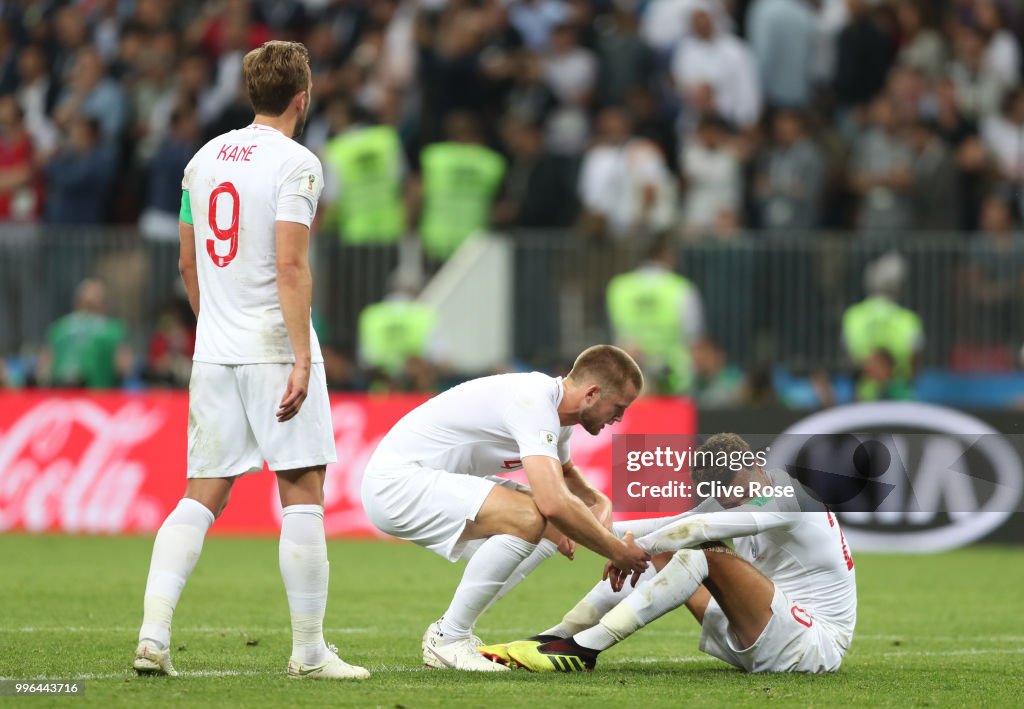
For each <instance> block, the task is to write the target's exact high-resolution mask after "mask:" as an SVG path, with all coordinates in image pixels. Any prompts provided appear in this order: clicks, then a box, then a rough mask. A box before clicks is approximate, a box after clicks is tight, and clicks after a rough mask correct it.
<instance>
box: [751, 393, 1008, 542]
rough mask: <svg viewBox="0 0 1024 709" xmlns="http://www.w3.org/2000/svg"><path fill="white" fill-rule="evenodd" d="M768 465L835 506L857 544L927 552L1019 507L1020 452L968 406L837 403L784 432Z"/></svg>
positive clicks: (990, 526) (976, 534) (983, 530)
mask: <svg viewBox="0 0 1024 709" xmlns="http://www.w3.org/2000/svg"><path fill="white" fill-rule="evenodd" d="M768 466H769V467H774V468H783V469H785V470H787V471H788V472H789V473H790V474H791V475H792V476H793V477H795V478H796V479H798V480H799V481H800V482H801V483H803V485H804V486H805V488H807V489H808V491H809V492H810V493H811V494H812V495H814V496H815V497H816V498H818V499H819V500H821V501H823V502H825V503H826V504H828V505H830V506H831V507H833V508H834V509H835V510H836V511H837V513H838V515H839V516H840V518H841V519H842V521H843V528H844V530H845V531H846V536H847V538H848V540H849V542H850V546H851V547H852V548H853V549H854V550H855V551H909V552H930V551H942V550H946V549H954V548H956V547H960V546H963V545H965V544H969V543H971V542H973V541H976V540H978V539H981V538H983V537H985V536H986V535H988V534H989V533H990V532H992V531H994V530H995V529H997V528H998V527H1000V526H1001V525H1002V524H1003V523H1004V522H1006V520H1007V519H1008V518H1009V517H1010V515H1011V514H1012V513H1013V512H1014V511H1016V510H1018V509H1019V505H1020V502H1021V491H1022V488H1024V467H1022V462H1021V455H1020V453H1019V452H1018V450H1017V449H1015V447H1014V446H1013V445H1012V444H1011V441H1010V440H1009V439H1008V438H1007V437H1006V436H1004V435H1002V434H1000V433H999V432H998V431H996V430H995V429H994V428H992V427H991V426H990V425H988V424H987V423H985V422H984V421H980V420H978V419H977V418H974V417H973V416H969V415H967V414H965V413H963V412H960V411H956V410H954V409H949V408H946V407H943V406H936V405H933V404H923V403H916V402H878V403H864V404H852V405H849V406H840V407H837V408H833V409H828V410H826V411H822V412H819V413H816V414H813V415H811V416H809V417H807V418H805V419H802V420H801V421H798V422H797V423H795V424H793V425H792V426H791V427H790V428H788V429H787V430H786V431H784V432H783V433H782V434H781V435H779V436H778V437H777V438H776V439H775V440H774V441H773V442H772V445H771V449H770V452H769V458H768Z"/></svg>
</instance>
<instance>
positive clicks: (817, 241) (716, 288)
mask: <svg viewBox="0 0 1024 709" xmlns="http://www.w3.org/2000/svg"><path fill="white" fill-rule="evenodd" d="M510 238H511V239H512V241H513V244H514V253H515V279H514V281H515V284H516V285H515V288H516V292H515V309H516V313H515V318H514V323H515V333H514V343H515V352H514V354H515V355H516V356H517V357H518V358H520V359H523V360H525V361H528V362H531V363H535V364H544V363H546V362H550V361H552V360H554V359H558V360H564V359H565V358H566V357H569V356H571V355H572V354H574V353H576V352H578V351H579V350H580V349H581V348H582V347H585V346H587V345H589V344H592V343H594V342H601V341H608V339H609V332H608V326H607V319H606V315H605V304H604V303H605V286H606V285H607V281H608V279H609V278H610V277H611V276H613V275H615V274H617V273H621V272H624V271H627V270H629V269H631V268H633V267H635V266H636V265H637V264H639V263H640V262H642V261H643V257H644V252H645V245H644V244H642V243H626V244H619V243H615V244H610V243H585V242H583V241H582V240H581V239H580V238H578V237H577V236H576V235H575V234H574V233H572V232H569V231H565V230H563V231H550V232H526V233H515V234H512V235H511V236H510ZM891 250H895V251H898V252H899V253H900V254H901V255H902V256H903V258H904V262H905V265H906V282H905V286H904V289H903V297H902V302H903V304H905V305H906V306H907V307H909V308H911V309H913V310H915V311H916V312H917V313H918V314H919V315H920V316H921V318H922V321H923V324H924V330H925V337H926V346H925V348H924V351H923V353H922V364H924V365H927V366H947V365H948V364H949V363H950V362H951V360H953V359H955V358H956V357H957V356H959V355H958V353H959V352H960V351H961V350H963V349H964V348H967V349H971V348H973V349H974V350H985V349H986V348H994V349H996V350H1000V351H1003V352H1014V351H1016V349H1018V348H1019V347H1020V346H1021V344H1022V343H1024V246H1021V245H1020V243H1019V242H1018V240H1017V238H1016V237H1006V238H1003V239H995V238H991V237H985V236H965V235H961V234H949V235H939V234H927V235H925V234H914V235H903V236H901V237H899V238H894V239H888V240H882V239H875V240H870V239H867V240H866V239H864V238H862V237H854V236H848V235H835V234H807V235H796V236H789V237H785V238H780V237H776V236H768V235H761V234H751V235H744V236H740V237H736V238H734V239H731V240H728V241H714V242H684V243H679V244H678V245H677V254H678V262H677V269H678V270H679V271H680V272H681V273H683V274H684V275H686V276H687V277H688V278H690V279H691V280H692V281H693V283H694V284H695V285H696V286H697V288H698V289H699V291H700V293H701V296H702V300H703V303H704V312H705V322H706V325H707V330H708V331H709V332H710V333H711V334H712V335H713V336H714V337H715V338H716V339H718V340H719V341H720V342H721V343H722V344H723V345H724V347H725V349H726V351H727V353H728V354H729V357H730V359H731V360H733V361H734V362H736V363H738V364H743V365H750V364H754V363H764V362H782V363H785V364H787V365H789V366H791V367H793V368H796V369H809V368H814V367H819V366H823V367H833V366H836V365H837V364H839V363H840V362H841V361H842V350H841V346H840V322H841V317H842V313H843V310H844V309H845V308H846V307H847V306H848V305H850V304H851V303H854V302H856V301H857V300H859V299H861V298H863V297H864V289H863V273H864V269H865V267H866V265H867V264H868V263H870V262H871V261H872V260H873V259H875V258H877V257H878V256H880V255H881V254H883V253H885V252H888V251H891ZM177 259H178V245H177V243H175V242H154V241H148V240H145V239H143V238H142V237H141V236H140V235H139V234H138V232H137V230H135V229H117V228H103V229H83V228H77V227H66V228H60V227H46V228H43V227H22V226H10V225H4V226H0V353H2V354H12V353H19V352H31V351H34V349H35V348H37V347H38V346H39V345H40V344H41V343H42V341H43V338H44V336H45V332H46V328H47V327H48V325H49V324H50V323H51V322H53V321H54V320H55V319H56V318H57V317H59V316H61V315H63V314H64V313H66V312H68V311H69V310H70V307H71V299H72V295H73V293H74V290H75V288H76V286H77V284H78V283H79V282H80V281H81V280H82V279H83V278H85V277H87V276H97V277H99V278H101V279H102V280H103V281H104V282H105V283H106V284H107V288H108V299H109V301H110V308H111V313H112V314H113V315H115V316H117V317H119V318H122V319H123V320H124V321H125V322H126V324H127V326H128V329H129V332H131V333H132V337H133V339H134V342H133V344H135V345H136V346H137V347H140V348H141V347H144V346H145V343H146V341H147V338H148V335H149V333H150V332H151V331H152V329H153V327H154V324H155V320H156V317H157V315H158V314H159V312H160V310H161V308H162V306H163V305H164V304H165V303H166V302H167V301H168V300H169V299H170V298H171V297H173V295H174V293H175V289H176V288H178V289H180V285H179V278H178V271H177ZM312 260H313V264H314V274H315V275H314V283H315V296H314V305H315V308H316V310H317V312H318V313H319V315H321V316H322V319H323V321H324V322H326V323H327V324H328V328H329V330H330V334H329V335H328V339H330V340H331V342H332V344H334V345H335V346H336V347H340V348H346V349H354V347H355V325H356V321H357V318H358V314H359V312H360V311H361V310H362V308H363V307H364V306H365V305H366V304H368V303H371V302H375V301H377V300H379V299H380V298H381V297H383V296H384V295H385V293H386V291H387V284H388V277H389V276H390V274H391V273H392V272H393V270H394V269H395V267H396V266H397V265H398V263H399V249H398V247H397V246H359V247H357V246H346V245H342V244H339V243H338V241H337V240H336V239H333V238H328V237H318V238H317V239H315V240H314V254H313V259H312ZM180 292H182V291H180V290H179V293H180ZM1003 356H1004V357H1005V355H1003Z"/></svg>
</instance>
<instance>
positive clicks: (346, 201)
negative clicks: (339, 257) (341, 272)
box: [324, 126, 405, 244]
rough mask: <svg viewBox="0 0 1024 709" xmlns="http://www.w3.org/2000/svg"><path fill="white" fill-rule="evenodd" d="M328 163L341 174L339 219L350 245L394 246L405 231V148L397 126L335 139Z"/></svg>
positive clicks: (326, 150)
mask: <svg viewBox="0 0 1024 709" xmlns="http://www.w3.org/2000/svg"><path fill="white" fill-rule="evenodd" d="M324 158H325V159H326V160H327V161H328V164H329V165H330V166H331V168H332V169H333V170H334V171H335V172H336V173H337V174H338V176H339V178H340V181H341V194H340V195H339V196H338V202H337V206H336V213H335V215H333V216H334V218H335V221H336V222H337V225H338V229H339V230H340V236H341V240H342V241H343V242H344V243H346V244H391V243H394V242H396V241H398V240H399V239H400V238H401V236H402V233H403V232H404V231H405V206H404V205H403V203H402V145H401V141H400V140H399V138H398V132H397V131H395V129H394V128H392V127H391V126H373V127H371V128H359V129H357V130H354V131H350V132H348V133H342V134H341V135H339V136H337V137H335V138H333V139H331V141H330V142H329V143H327V146H326V147H325V148H324Z"/></svg>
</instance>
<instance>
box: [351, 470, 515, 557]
mask: <svg viewBox="0 0 1024 709" xmlns="http://www.w3.org/2000/svg"><path fill="white" fill-rule="evenodd" d="M387 457H388V456H387V454H386V452H382V451H378V453H376V454H374V456H373V457H372V458H371V459H370V462H369V464H368V465H367V466H366V472H364V473H363V483H362V497H363V510H364V511H365V512H366V516H367V518H369V520H370V521H371V522H372V523H373V524H374V526H375V527H377V529H379V530H380V531H382V532H384V533H385V534H390V535H392V536H394V537H398V538H399V539H405V540H408V541H410V542H415V543H416V544H419V545H420V546H421V547H426V548H427V549H430V550H431V551H432V552H434V553H436V554H439V555H440V556H443V557H444V558H445V559H448V560H449V561H458V560H459V559H461V558H464V557H466V556H467V555H469V554H470V552H471V551H473V550H474V549H475V547H476V546H478V544H477V543H476V542H477V541H479V540H473V541H469V542H461V543H460V542H459V537H461V536H462V532H463V530H465V528H466V523H467V522H468V521H470V520H475V519H476V516H477V513H478V512H479V511H480V508H481V507H482V506H483V504H484V500H486V499H487V496H488V495H490V494H491V490H492V489H494V486H495V485H502V486H504V487H509V488H512V489H519V488H522V486H521V485H519V484H518V483H516V482H514V481H512V480H505V479H503V478H498V477H489V478H478V477H475V476H473V475H457V474H455V473H449V472H446V471H444V470H436V469H434V468H427V467H424V466H422V465H418V464H416V463H407V462H404V461H402V462H388V461H387Z"/></svg>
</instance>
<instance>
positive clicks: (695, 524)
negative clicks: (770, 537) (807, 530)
mask: <svg viewBox="0 0 1024 709" xmlns="http://www.w3.org/2000/svg"><path fill="white" fill-rule="evenodd" d="M788 523H789V519H788V518H787V517H785V516H783V515H780V514H776V513H772V512H737V511H726V512H713V513H710V514H701V515H692V516H687V517H684V518H682V519H680V520H678V521H676V522H673V523H671V524H667V525H665V526H664V527H662V528H661V529H658V530H657V531H654V532H651V533H650V534H647V535H645V536H643V537H640V538H639V539H637V540H636V543H637V544H638V545H639V546H640V547H641V548H643V549H645V550H646V551H647V553H648V554H651V555H652V556H653V555H654V554H661V553H662V552H666V551H679V550H680V549H689V548H691V547H696V546H699V545H701V544H703V543H705V542H720V541H724V540H726V539H733V538H735V537H748V536H751V535H754V534H759V533H761V532H764V531H765V530H768V529H773V528H775V527H779V526H782V525H784V524H788Z"/></svg>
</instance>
